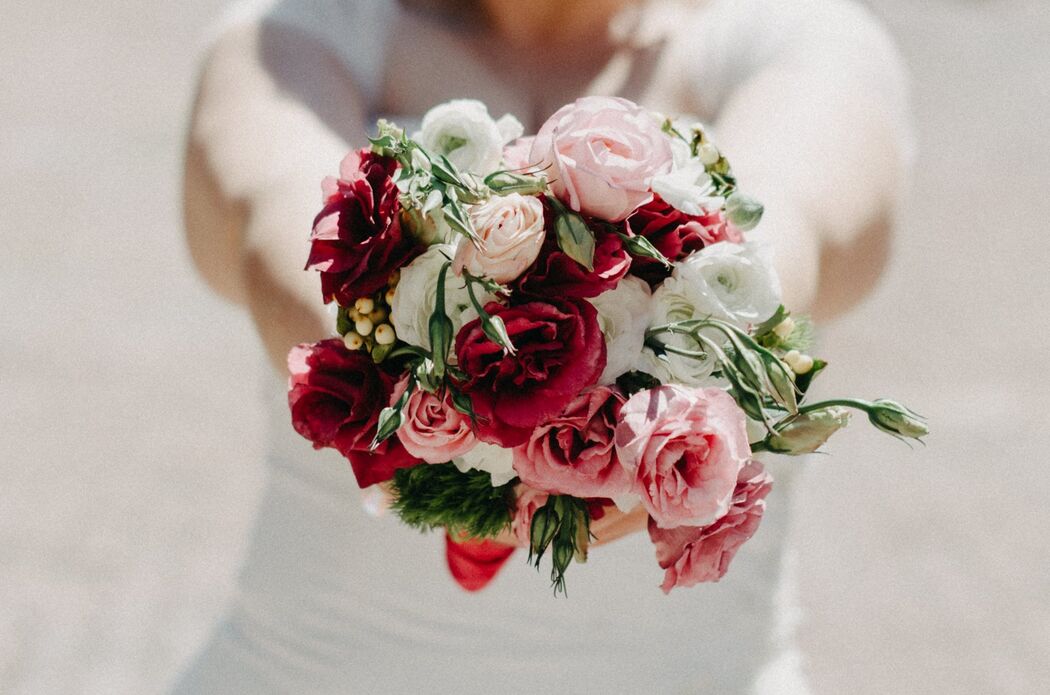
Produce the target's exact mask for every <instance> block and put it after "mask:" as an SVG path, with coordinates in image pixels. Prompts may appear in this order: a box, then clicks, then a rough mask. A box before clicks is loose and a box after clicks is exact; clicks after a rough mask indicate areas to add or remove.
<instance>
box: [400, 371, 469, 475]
mask: <svg viewBox="0 0 1050 695" xmlns="http://www.w3.org/2000/svg"><path fill="white" fill-rule="evenodd" d="M404 389H405V387H404V382H402V383H401V384H400V385H399V388H398V389H397V390H396V391H395V392H394V395H393V397H392V399H391V400H394V401H396V400H397V399H398V398H400V397H401V394H402V393H404ZM397 436H398V439H400V440H401V444H402V446H404V447H405V451H407V452H408V453H410V454H412V455H413V456H415V457H416V458H419V459H422V460H424V461H426V462H427V463H447V462H448V461H451V460H452V459H454V458H458V457H460V456H462V455H463V454H465V453H467V452H468V451H470V450H471V449H473V448H474V445H475V444H477V443H478V440H477V439H476V438H475V437H474V432H473V431H472V430H471V428H470V418H469V417H468V416H466V415H464V414H463V413H461V412H459V411H458V410H456V409H455V407H454V406H453V405H452V401H451V400H450V399H449V396H448V394H447V393H446V394H445V395H444V397H443V398H438V397H437V396H435V395H434V394H432V393H428V392H426V391H424V390H423V389H416V390H415V391H413V392H412V395H411V396H409V397H408V403H407V404H406V405H405V412H404V419H403V421H402V424H401V428H400V429H398V431H397Z"/></svg>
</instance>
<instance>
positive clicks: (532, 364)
mask: <svg viewBox="0 0 1050 695" xmlns="http://www.w3.org/2000/svg"><path fill="white" fill-rule="evenodd" d="M485 310H486V311H487V312H488V313H489V314H491V315H493V316H499V317H500V318H501V319H502V320H503V323H504V324H505V325H506V327H507V333H508V334H509V335H510V340H511V342H512V343H513V345H514V347H515V349H516V352H515V353H514V354H509V353H507V352H506V351H504V349H503V348H502V347H500V346H499V345H498V344H496V343H494V342H493V341H491V340H489V338H488V337H487V336H486V335H485V333H484V331H483V330H482V328H481V321H480V319H474V320H473V321H471V322H470V323H468V324H467V325H465V326H463V328H462V329H460V331H459V335H457V336H456V356H457V358H458V360H459V368H460V369H461V370H462V371H463V372H464V374H465V375H466V378H465V380H464V381H463V383H462V384H461V388H462V389H463V390H464V391H465V392H466V393H467V394H468V395H469V396H470V399H471V402H472V403H473V406H474V412H475V413H476V415H477V419H478V426H477V430H478V438H479V439H481V440H482V441H486V442H490V443H493V444H498V445H500V446H503V447H514V446H518V445H519V444H524V443H525V442H527V441H528V439H529V435H530V434H532V430H533V429H535V427H536V425H538V424H540V423H541V422H545V421H546V420H548V419H550V418H552V417H554V416H555V415H558V414H560V413H561V412H562V411H563V410H564V409H565V406H567V405H568V404H569V402H570V401H572V400H573V399H574V398H575V397H576V396H577V395H578V394H579V393H580V392H581V391H583V390H584V389H585V388H587V387H588V386H592V385H594V384H595V383H596V382H597V381H598V377H599V376H600V375H601V373H602V370H604V369H605V340H604V339H603V338H602V332H601V329H600V328H599V327H598V318H597V312H596V311H595V309H594V307H593V306H591V305H590V303H588V302H586V301H583V300H580V299H548V300H536V301H529V302H526V303H524V304H520V305H517V306H503V305H501V304H499V303H497V302H491V303H489V304H488V306H486V307H485Z"/></svg>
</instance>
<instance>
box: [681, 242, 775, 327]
mask: <svg viewBox="0 0 1050 695" xmlns="http://www.w3.org/2000/svg"><path fill="white" fill-rule="evenodd" d="M674 278H676V279H677V280H678V281H679V284H680V285H681V289H682V292H683V294H684V296H685V297H686V299H687V300H688V301H689V302H690V303H691V304H692V305H693V307H695V311H696V314H697V317H698V318H702V317H704V316H712V317H714V318H719V319H724V320H726V321H730V322H732V323H735V324H737V325H738V326H740V327H741V328H744V327H746V326H748V325H753V324H758V323H762V322H763V321H765V320H766V319H768V318H769V317H771V316H772V315H773V313H774V312H775V311H776V310H777V307H779V306H780V279H779V278H778V277H777V273H776V271H775V270H774V269H773V259H772V249H771V248H770V247H769V246H767V245H765V244H760V243H758V242H748V243H744V244H733V243H730V242H727V241H723V242H720V243H717V244H712V245H710V246H707V247H705V248H703V249H701V250H700V251H697V252H696V253H694V254H691V255H690V256H688V257H687V258H685V259H684V260H682V261H679V262H678V264H677V265H676V266H675V271H674Z"/></svg>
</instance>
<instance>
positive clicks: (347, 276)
mask: <svg viewBox="0 0 1050 695" xmlns="http://www.w3.org/2000/svg"><path fill="white" fill-rule="evenodd" d="M396 170H397V162H395V161H394V160H393V159H391V158H389V157H381V156H380V155H377V154H375V153H373V152H371V151H369V150H361V151H360V152H352V153H350V154H349V155H347V158H346V159H345V160H343V164H342V166H341V167H340V176H339V178H332V177H329V178H327V179H325V181H324V183H323V184H322V189H323V191H324V195H325V204H324V208H322V209H321V212H320V213H318V215H317V217H316V218H315V219H314V228H313V234H311V235H310V241H311V246H310V258H309V260H308V261H307V263H306V267H307V269H313V270H319V271H321V292H322V294H323V295H324V300H325V301H326V302H329V301H331V300H332V299H335V300H336V301H337V302H339V303H340V304H342V305H344V306H345V305H349V304H352V303H353V302H354V300H355V299H357V298H358V297H362V296H365V295H369V294H371V293H373V292H375V291H376V290H378V289H379V288H381V287H382V286H383V285H384V284H385V283H386V280H387V277H388V276H389V275H390V273H391V272H392V271H393V270H395V269H397V268H400V267H401V266H403V265H405V264H406V263H408V262H409V261H411V260H412V259H413V258H415V257H416V256H417V255H419V254H420V253H421V252H422V251H423V248H422V247H421V246H420V245H419V244H418V243H417V242H416V240H415V239H413V238H412V236H411V235H410V234H408V233H407V232H406V231H405V230H403V229H402V227H401V220H400V211H401V204H400V202H399V201H398V189H397V185H396V184H395V183H394V180H393V175H394V172H395V171H396Z"/></svg>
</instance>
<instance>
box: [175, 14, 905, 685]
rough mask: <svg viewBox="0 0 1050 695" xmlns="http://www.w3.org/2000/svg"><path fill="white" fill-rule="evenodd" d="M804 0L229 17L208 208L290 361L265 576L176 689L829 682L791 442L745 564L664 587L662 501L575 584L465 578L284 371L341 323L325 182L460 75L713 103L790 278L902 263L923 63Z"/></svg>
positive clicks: (249, 299)
mask: <svg viewBox="0 0 1050 695" xmlns="http://www.w3.org/2000/svg"><path fill="white" fill-rule="evenodd" d="M782 5H783V3H779V2H776V0H737V1H734V0H708V1H706V2H704V1H696V2H692V1H689V0H666V1H657V0H653V1H650V2H630V1H627V0H580V1H578V2H573V3H564V2H558V1H557V0H532V1H530V2H528V3H523V2H514V1H513V0H474V1H470V0H451V1H441V0H428V1H420V0H414V1H411V2H409V1H407V0H406V1H403V2H400V3H396V2H393V1H392V0H374V1H370V2H365V1H364V0H319V1H318V2H305V1H304V0H283V1H278V2H276V3H273V4H269V5H267V6H265V7H261V8H260V7H246V8H243V11H241V12H239V13H236V14H235V15H234V17H233V18H232V19H231V20H230V21H229V22H228V23H227V24H225V25H224V26H223V28H222V29H223V30H222V32H221V33H220V35H219V38H218V39H217V40H216V41H215V43H214V45H213V47H212V49H211V51H210V52H209V54H208V56H207V60H206V64H205V69H204V72H203V74H202V78H201V84H200V89H199V93H198V99H197V104H196V107H195V112H194V116H193V122H192V126H191V132H190V140H189V149H188V155H187V173H186V191H185V192H186V221H187V231H188V236H189V241H190V248H191V250H192V252H193V256H194V259H195V261H196V263H197V265H198V268H199V269H200V271H201V273H202V274H203V275H204V277H205V278H206V279H207V280H208V282H209V283H210V284H211V285H212V287H213V288H214V289H215V290H216V291H217V292H219V293H221V294H223V295H224V296H226V297H228V298H230V299H231V300H233V301H236V302H239V303H242V304H244V305H246V307H247V308H248V309H249V310H250V311H251V312H252V315H253V317H254V319H255V322H256V325H257V327H258V330H259V333H260V336H261V338H262V340H263V342H264V344H265V346H266V348H267V351H268V353H269V354H270V356H271V358H272V361H273V364H274V367H275V368H276V369H277V373H278V374H280V375H282V378H280V379H277V380H274V381H273V389H272V398H271V399H270V406H271V407H272V410H273V411H274V418H273V423H272V425H271V438H272V443H271V454H270V457H269V458H270V466H271V473H272V474H271V480H270V484H269V488H268V492H267V494H266V497H265V499H264V502H263V506H262V509H261V510H260V513H259V519H258V522H257V527H256V530H255V536H254V542H253V545H252V547H251V550H250V553H249V556H248V558H247V560H246V565H245V567H244V570H243V573H242V577H241V585H240V592H239V595H238V596H237V598H236V600H235V602H234V605H233V606H232V607H231V608H230V611H229V613H228V615H227V618H226V620H225V621H224V623H223V625H222V626H221V627H220V629H219V630H218V631H217V632H216V634H215V635H214V637H213V638H212V640H211V642H210V643H209V645H208V646H207V647H206V648H205V650H204V651H203V652H202V654H201V656H200V657H199V659H198V660H197V662H196V663H195V664H194V665H193V666H192V667H191V668H190V669H189V670H188V671H187V672H186V674H185V675H184V677H183V680H182V682H181V683H180V685H179V687H178V692H180V693H240V692H243V693H267V692H309V693H336V692H340V693H342V692H364V693H388V692H389V693H401V692H466V693H473V692H478V693H481V692H486V693H487V692H533V691H540V690H550V689H554V688H558V687H561V688H569V689H572V690H573V691H576V692H595V693H610V692H640V691H645V692H657V693H665V692H667V693H671V692H690V693H692V692H704V693H706V692H710V693H746V692H761V693H800V692H806V687H805V683H804V679H803V678H802V675H801V671H800V667H799V656H798V654H797V653H795V652H794V651H793V649H792V647H791V644H790V630H789V629H787V628H788V627H789V626H787V625H786V624H785V618H784V615H785V609H786V607H785V606H784V605H783V601H784V596H785V595H786V594H787V593H789V592H785V591H784V590H783V587H782V583H783V580H784V576H783V575H784V572H783V570H784V567H785V561H784V554H783V552H782V549H783V546H784V537H785V535H786V529H787V511H788V508H789V504H787V498H788V497H789V495H790V489H791V483H790V481H791V477H792V474H791V471H790V469H789V468H787V467H781V468H774V475H775V477H776V479H777V485H776V488H775V490H774V492H773V493H772V495H774V496H779V497H780V498H782V499H781V503H780V504H777V505H775V507H774V506H771V508H770V510H769V511H768V512H767V514H766V519H765V521H764V522H763V530H762V532H761V533H759V534H758V535H757V536H756V537H755V539H754V540H752V541H751V542H750V543H749V544H748V546H747V548H746V549H745V550H744V551H743V552H741V554H740V556H739V558H738V559H737V560H736V561H735V565H734V572H733V574H732V575H731V576H730V577H728V578H727V579H726V580H725V581H724V582H722V583H720V584H710V585H705V586H703V587H698V588H696V589H693V590H691V591H683V592H676V593H674V594H672V595H669V596H664V595H662V594H661V593H660V592H656V591H652V590H651V587H652V586H653V585H654V584H656V583H658V579H659V575H658V574H657V575H655V576H654V574H653V573H652V566H651V565H650V564H648V563H642V562H639V561H638V558H640V557H644V556H645V555H646V554H650V553H651V552H652V551H651V549H650V548H649V547H648V540H647V539H645V538H644V534H637V533H634V532H635V531H640V530H642V529H643V528H644V524H645V519H646V515H645V514H644V513H638V512H630V513H620V512H617V511H615V510H609V511H607V512H606V514H605V516H604V517H602V518H601V519H598V520H596V521H595V523H594V524H593V525H592V528H591V530H592V532H593V533H594V535H595V536H596V539H597V541H596V544H599V545H601V546H602V547H599V548H597V549H596V550H595V551H594V552H593V553H592V555H591V560H590V563H589V566H588V567H587V568H586V570H585V571H577V572H576V573H575V574H574V575H573V576H572V588H571V590H570V592H569V597H568V599H567V600H553V599H552V598H551V597H550V595H549V593H548V592H546V591H544V590H542V589H540V588H538V587H537V585H536V583H535V581H532V580H534V577H532V576H529V573H524V572H520V571H519V572H509V571H508V572H504V573H503V574H501V575H500V576H498V577H497V578H496V580H495V581H494V582H493V584H492V585H491V586H490V587H489V588H488V589H486V590H484V591H481V592H478V593H474V594H468V593H466V592H464V591H463V590H462V589H461V588H460V587H458V586H457V585H456V584H455V583H453V582H452V581H451V580H449V579H448V578H447V577H446V576H443V573H442V566H443V564H444V561H443V559H442V557H441V556H442V554H443V553H444V546H443V545H442V544H441V543H440V542H439V540H440V539H439V538H437V537H435V536H419V535H415V534H412V533H409V532H408V531H406V530H405V529H403V528H401V527H400V526H399V525H398V524H397V523H396V521H395V520H393V519H391V518H389V517H387V518H382V519H378V520H377V519H374V518H371V517H369V516H368V515H367V514H366V513H365V512H364V511H363V510H362V509H361V505H359V504H357V503H356V501H355V500H356V493H355V492H354V489H353V477H352V476H350V475H349V474H348V472H347V470H346V464H345V461H343V460H342V459H341V458H340V457H339V456H338V455H331V456H326V457H325V458H322V459H320V460H319V459H318V457H317V455H316V454H313V453H312V452H310V447H309V445H308V444H307V443H306V442H304V441H302V440H301V439H299V438H298V437H297V436H296V435H295V433H294V432H293V431H292V429H291V428H290V427H289V425H288V419H287V418H288V416H287V410H286V403H285V400H284V393H285V389H284V386H283V383H282V382H283V374H284V373H285V368H284V365H285V357H286V354H287V352H288V349H289V347H291V346H292V345H295V344H297V343H301V342H304V341H311V340H317V339H320V338H323V337H325V336H326V335H327V333H328V329H327V327H328V325H329V322H330V318H329V317H327V316H326V314H325V312H324V311H323V310H322V309H320V308H319V307H320V303H319V302H318V301H317V294H318V293H317V289H318V288H317V279H316V277H315V276H314V275H313V274H309V273H304V272H302V271H301V270H300V268H301V261H300V260H299V259H301V258H303V257H304V253H305V250H306V242H305V234H304V232H303V230H304V227H305V226H306V223H305V222H304V221H308V220H310V219H312V218H313V215H314V213H315V212H316V208H317V193H316V189H315V182H316V181H317V180H319V179H320V178H321V177H322V176H323V175H324V174H326V173H328V172H329V171H330V170H331V169H332V168H333V166H334V165H335V164H336V163H338V161H339V160H340V159H341V158H342V156H343V155H344V154H345V152H346V151H347V150H348V149H351V148H353V147H360V146H361V145H363V144H364V143H365V136H366V134H367V128H368V125H369V123H370V122H371V121H373V120H374V119H375V118H376V117H378V116H384V115H385V116H389V117H392V118H394V119H395V120H397V122H398V123H399V124H401V125H404V126H407V127H409V128H412V127H413V126H411V122H412V119H413V117H415V118H418V117H419V116H420V115H421V114H422V113H423V112H424V111H426V110H427V109H428V108H429V107H430V106H432V105H434V104H436V103H439V102H442V101H446V100H448V99H449V98H451V97H470V98H476V99H479V100H481V101H484V102H486V103H487V104H488V105H489V107H490V108H491V109H492V110H493V111H494V112H496V113H503V112H510V113H514V114H517V115H518V116H519V117H521V118H522V120H523V121H526V123H525V127H526V130H527V131H529V132H535V130H536V129H537V128H538V126H539V125H540V124H541V123H542V122H543V120H544V119H545V118H546V116H547V115H549V114H551V113H553V112H554V111H555V110H556V109H557V108H558V107H559V106H561V105H562V104H564V103H567V102H571V101H573V100H574V99H575V98H576V97H578V96H580V95H583V94H604V95H618V96H624V97H627V98H629V99H632V100H634V101H636V102H638V103H641V104H643V105H645V106H647V107H649V108H652V109H654V110H657V111H660V112H662V113H666V114H674V115H686V114H688V115H691V116H694V117H699V118H701V119H702V120H704V121H706V122H708V123H711V124H712V125H713V127H714V129H715V131H716V132H717V136H718V142H719V145H720V147H721V148H722V150H723V151H725V152H726V153H728V154H729V156H730V157H731V158H732V161H733V163H734V169H735V173H736V174H737V175H738V176H739V178H740V179H742V180H745V181H747V188H748V191H749V192H750V193H753V194H754V195H755V196H756V197H757V198H759V199H761V200H762V201H763V202H764V203H765V204H766V211H767V212H766V218H765V221H764V223H763V229H764V230H766V231H765V234H766V235H767V236H768V241H769V242H770V243H771V244H772V245H773V246H774V247H775V248H776V253H777V261H778V265H779V267H780V270H781V279H782V282H783V285H784V294H785V297H786V299H787V300H788V301H789V302H790V303H791V305H792V306H794V307H795V308H797V309H804V308H807V307H808V308H809V309H811V310H812V311H813V312H815V313H817V314H824V315H828V314H833V313H835V312H838V311H841V310H843V309H844V308H846V307H848V306H849V305H850V304H852V303H853V302H855V301H856V300H857V299H858V298H859V297H861V296H862V295H863V294H864V293H865V292H866V291H867V290H868V289H869V288H870V287H871V286H872V284H873V283H874V282H875V280H876V279H877V277H878V275H879V273H880V272H881V269H882V266H883V264H884V262H885V257H886V248H887V242H888V238H887V228H888V224H889V222H890V219H891V217H892V213H893V209H894V205H895V197H896V194H897V191H898V189H899V187H900V181H901V179H902V175H903V173H904V170H905V159H906V154H907V146H908V142H907V135H908V133H907V117H906V107H905V96H904V94H903V92H904V88H903V76H902V71H901V68H900V66H899V63H898V59H897V57H896V54H895V52H894V50H893V47H892V45H891V44H890V43H889V41H888V40H887V38H886V37H885V35H884V34H883V33H882V32H881V31H880V30H879V28H878V27H877V26H876V25H875V23H874V22H873V21H872V20H871V18H870V17H869V16H868V15H867V14H866V13H865V12H864V11H863V10H861V9H860V8H859V7H857V6H855V5H854V4H852V3H851V2H849V1H848V0H798V1H797V2H793V3H789V4H787V5H785V6H782ZM818 288H819V290H820V291H819V296H820V302H815V301H814V300H815V298H816V297H817V296H818ZM424 444H425V443H424ZM329 453H331V452H329ZM773 465H774V464H771V467H772V466H773ZM795 465H797V464H795ZM374 497H375V496H374V495H373V496H372V497H370V498H369V499H374ZM505 540H506V541H507V542H508V543H514V542H515V541H514V538H513V537H512V536H509V535H508V536H507V537H506V538H505ZM612 541H615V542H612ZM474 560H475V561H476V560H477V558H474Z"/></svg>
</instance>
